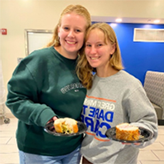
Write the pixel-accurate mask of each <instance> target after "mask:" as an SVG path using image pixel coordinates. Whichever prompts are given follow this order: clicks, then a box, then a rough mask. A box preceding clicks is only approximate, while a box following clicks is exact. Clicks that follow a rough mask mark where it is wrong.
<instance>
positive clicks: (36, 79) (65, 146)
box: [6, 47, 86, 156]
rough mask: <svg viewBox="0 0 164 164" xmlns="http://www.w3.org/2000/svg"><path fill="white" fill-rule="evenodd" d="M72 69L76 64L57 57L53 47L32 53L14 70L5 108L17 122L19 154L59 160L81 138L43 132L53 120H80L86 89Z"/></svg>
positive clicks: (58, 55) (76, 145)
mask: <svg viewBox="0 0 164 164" xmlns="http://www.w3.org/2000/svg"><path fill="white" fill-rule="evenodd" d="M75 67H76V60H71V59H67V58H65V57H63V56H61V55H60V54H59V53H58V52H57V51H56V50H55V49H54V48H53V47H50V48H45V49H41V50H36V51H34V52H32V53H31V54H30V55H29V56H27V57H26V58H24V59H23V60H22V61H21V62H20V64H19V65H18V66H17V68H16V69H15V71H14V73H13V75H12V78H11V79H10V81H9V82H8V96H7V102H6V105H7V106H8V107H9V109H10V110H11V112H12V113H13V114H14V115H15V117H17V118H18V120H19V121H18V129H17V133H16V138H17V145H18V148H19V150H22V151H24V152H27V153H32V154H39V155H47V156H59V155H65V154H68V153H70V152H72V151H73V150H75V149H76V148H77V147H78V146H79V145H80V144H81V140H82V135H80V136H73V137H59V136H53V135H51V134H48V133H46V132H45V131H44V126H45V125H46V123H47V122H48V121H49V120H50V119H51V118H52V117H53V116H57V117H59V118H62V117H70V118H73V119H76V120H80V114H81V110H82V105H83V101H84V98H85V95H86V89H85V88H84V87H83V86H82V84H81V83H80V82H79V79H78V77H77V75H76V72H75Z"/></svg>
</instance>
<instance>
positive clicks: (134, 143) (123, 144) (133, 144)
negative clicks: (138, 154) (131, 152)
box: [122, 142, 140, 146]
mask: <svg viewBox="0 0 164 164" xmlns="http://www.w3.org/2000/svg"><path fill="white" fill-rule="evenodd" d="M122 144H123V145H137V146H139V145H140V143H124V142H122Z"/></svg>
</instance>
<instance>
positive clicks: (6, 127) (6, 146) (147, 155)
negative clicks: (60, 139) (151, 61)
mask: <svg viewBox="0 0 164 164" xmlns="http://www.w3.org/2000/svg"><path fill="white" fill-rule="evenodd" d="M16 127H17V119H16V118H14V117H11V118H10V123H9V124H4V123H3V120H2V119H0V164H18V163H19V157H18V149H17V146H16V140H15V130H16ZM137 164H164V126H159V135H158V138H157V140H156V141H155V142H154V143H153V144H152V145H150V146H148V147H146V148H144V149H140V154H139V157H138V163H137Z"/></svg>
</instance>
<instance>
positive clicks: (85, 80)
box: [76, 23, 123, 89]
mask: <svg viewBox="0 0 164 164" xmlns="http://www.w3.org/2000/svg"><path fill="white" fill-rule="evenodd" d="M93 29H99V30H101V31H102V32H103V33H104V39H105V40H104V42H105V43H107V41H110V42H111V44H112V45H113V44H115V47H116V48H115V52H114V53H113V55H112V57H111V58H110V60H109V64H110V65H111V66H112V67H113V68H114V69H115V70H118V71H119V70H121V69H123V65H122V59H121V53H120V48H119V44H118V41H117V37H116V34H115V32H114V30H113V29H112V27H111V26H110V25H108V24H107V23H95V24H93V25H92V26H90V28H89V29H88V31H87V33H86V37H85V42H86V41H87V39H88V36H89V34H90V32H91V31H92V30H93ZM76 72H77V75H78V77H79V79H80V80H81V82H82V84H83V86H84V87H86V88H87V89H90V88H91V87H92V79H93V72H96V69H95V68H92V67H91V66H90V64H89V62H88V61H87V58H86V55H85V52H84V50H83V53H82V54H81V55H80V57H79V59H78V63H77V67H76Z"/></svg>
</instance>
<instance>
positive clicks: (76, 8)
mask: <svg viewBox="0 0 164 164" xmlns="http://www.w3.org/2000/svg"><path fill="white" fill-rule="evenodd" d="M69 13H76V14H78V15H81V16H83V17H84V18H85V19H86V21H87V25H86V29H87V28H88V27H89V26H90V25H91V16H90V13H89V12H88V10H87V9H86V8H85V7H83V6H81V5H69V6H67V7H66V8H65V9H64V10H63V12H62V13H61V15H60V19H59V22H58V24H57V25H56V27H55V29H54V32H53V36H52V40H51V41H50V42H49V43H48V44H47V46H46V47H51V46H55V47H59V46H60V41H59V38H58V28H59V27H60V26H61V20H62V17H63V16H64V15H66V14H69Z"/></svg>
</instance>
